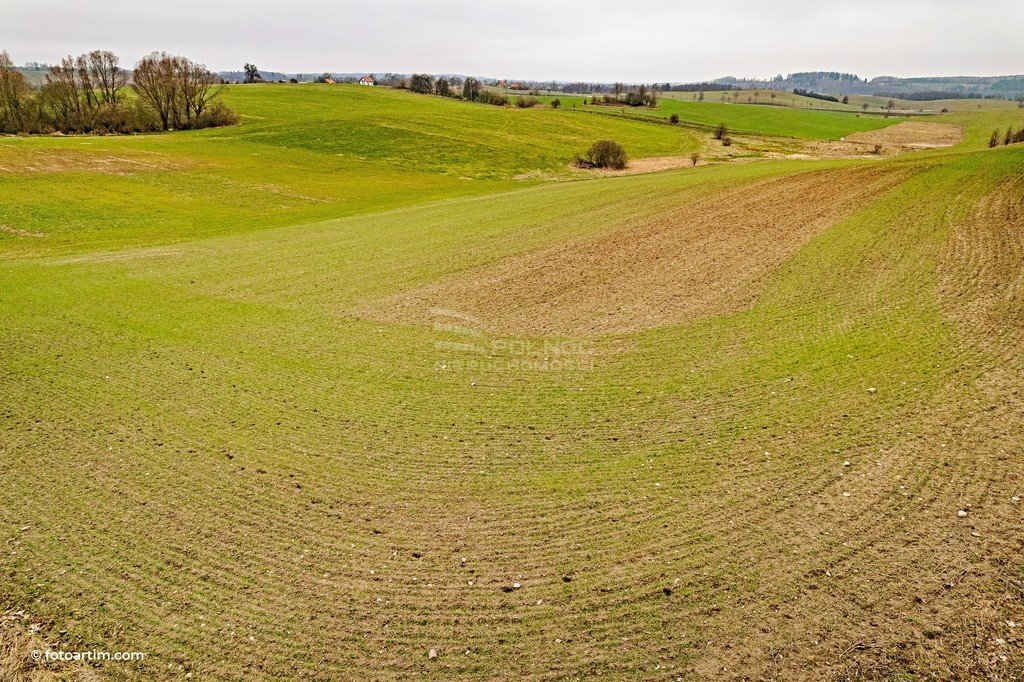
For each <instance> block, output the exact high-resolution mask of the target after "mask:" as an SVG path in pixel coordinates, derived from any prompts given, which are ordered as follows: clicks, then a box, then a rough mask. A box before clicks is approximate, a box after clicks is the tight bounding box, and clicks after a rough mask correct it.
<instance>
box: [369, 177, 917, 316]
mask: <svg viewBox="0 0 1024 682" xmlns="http://www.w3.org/2000/svg"><path fill="white" fill-rule="evenodd" d="M906 177H907V174H906V171H904V170H897V169H891V168H887V169H882V168H874V167H869V168H859V169H842V170H826V171H813V172H807V173H800V174H795V175H791V176H786V177H782V178H773V179H770V180H765V181H761V182H757V183H754V184H751V185H746V186H743V187H740V188H737V189H734V190H730V191H727V192H723V193H720V194H717V195H715V196H712V197H710V198H707V199H705V200H702V201H699V202H697V203H695V204H693V205H690V206H686V207H683V208H680V209H678V210H675V211H673V212H671V213H668V214H666V215H663V216H661V217H660V218H659V219H657V220H652V221H649V222H645V223H642V224H639V225H629V226H626V227H622V228H620V229H616V230H615V231H613V232H611V233H610V234H606V235H603V236H600V237H593V238H587V239H581V240H577V241H576V242H571V243H568V244H559V245H556V246H551V247H547V248H543V249H540V250H537V251H533V252H530V253H527V254H525V255H522V256H518V257H515V258H511V259H508V260H505V261H503V262H501V263H499V264H497V265H494V266H488V267H486V268H482V269H478V270H473V271H471V272H468V273H465V274H462V275H459V276H456V277H454V278H452V279H450V280H448V281H445V282H441V283H436V284H432V285H429V286H424V287H420V288H417V289H414V290H411V291H408V292H404V293H402V294H399V295H397V296H394V297H392V298H390V299H386V300H384V301H382V303H381V306H380V309H381V310H386V311H388V312H387V313H386V315H387V316H388V317H389V318H390V317H395V318H397V319H400V320H405V321H415V322H417V323H423V322H425V321H426V320H427V319H428V313H429V310H430V308H432V307H442V308H446V309H452V310H458V311H460V312H463V313H467V314H470V315H473V316H475V317H478V318H480V319H483V320H485V321H486V322H487V323H488V324H489V325H490V326H491V327H492V328H494V329H496V330H499V331H503V332H508V333H513V334H517V333H532V334H539V335H573V336H575V335H599V334H606V333H621V332H631V331H636V330H640V329H645V328H651V327H658V326H665V325H670V324H676V323H679V322H682V321H686V320H690V319H695V318H698V317H702V316H705V315H709V314H721V313H726V312H731V311H737V310H741V309H743V308H745V307H747V306H749V305H750V304H751V303H752V302H753V301H754V299H755V298H756V297H757V295H758V293H759V292H760V290H761V288H762V286H763V284H764V283H765V282H766V280H767V278H768V277H769V276H770V275H771V273H772V272H773V271H774V270H775V269H776V268H777V267H778V266H779V265H781V264H782V263H783V262H784V261H785V260H786V259H787V258H788V257H789V256H790V255H791V254H793V253H794V252H795V251H796V250H797V249H799V248H800V247H801V246H803V245H804V244H805V243H807V241H809V240H810V239H811V238H812V237H813V236H814V235H816V234H818V233H819V232H821V231H822V230H824V229H826V228H827V227H829V226H830V225H832V224H834V223H836V222H837V221H838V220H840V219H841V218H843V217H844V216H846V215H847V214H849V213H850V212H852V211H854V210H856V209H857V208H858V207H860V206H862V205H864V204H865V203H866V202H868V201H870V200H871V199H872V198H874V197H875V196H877V195H878V194H880V193H881V192H884V191H885V190H887V189H889V188H891V187H893V186H894V185H896V184H897V183H899V182H901V181H902V180H903V179H905V178H906Z"/></svg>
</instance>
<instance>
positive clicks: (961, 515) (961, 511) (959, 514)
mask: <svg viewBox="0 0 1024 682" xmlns="http://www.w3.org/2000/svg"><path fill="white" fill-rule="evenodd" d="M956 515H957V516H959V517H960V518H961V519H962V518H964V517H966V516H967V511H966V510H964V509H961V510H960V511H958V512H957V513H956Z"/></svg>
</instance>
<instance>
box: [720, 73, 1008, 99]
mask: <svg viewBox="0 0 1024 682" xmlns="http://www.w3.org/2000/svg"><path fill="white" fill-rule="evenodd" d="M715 82H716V83H722V84H726V85H732V86H736V87H741V88H770V89H772V90H787V91H789V90H796V89H800V90H807V91H811V92H816V93H821V94H824V95H879V96H882V97H898V98H902V99H910V100H926V99H968V98H988V99H1012V100H1019V99H1021V98H1024V75H1021V76H938V77H931V78H897V77H895V76H878V77H876V78H872V79H871V80H867V79H864V78H860V77H859V76H857V75H856V74H853V73H840V72H837V71H803V72H799V73H791V74H789V75H788V76H782V75H781V74H780V75H778V76H775V78H771V79H768V80H760V79H752V78H732V77H728V78H719V79H718V80H717V81H715Z"/></svg>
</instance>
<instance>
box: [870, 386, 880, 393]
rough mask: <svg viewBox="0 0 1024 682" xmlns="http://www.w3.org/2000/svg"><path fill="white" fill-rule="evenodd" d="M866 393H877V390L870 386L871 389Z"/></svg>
mask: <svg viewBox="0 0 1024 682" xmlns="http://www.w3.org/2000/svg"><path fill="white" fill-rule="evenodd" d="M868 393H878V389H877V388H875V387H874V386H872V387H871V388H869V389H868Z"/></svg>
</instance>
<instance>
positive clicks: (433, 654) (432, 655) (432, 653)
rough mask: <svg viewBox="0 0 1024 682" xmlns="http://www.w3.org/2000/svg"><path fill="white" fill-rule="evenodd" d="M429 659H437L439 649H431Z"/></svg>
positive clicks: (428, 653)
mask: <svg viewBox="0 0 1024 682" xmlns="http://www.w3.org/2000/svg"><path fill="white" fill-rule="evenodd" d="M427 658H437V649H431V650H430V651H429V652H427Z"/></svg>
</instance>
